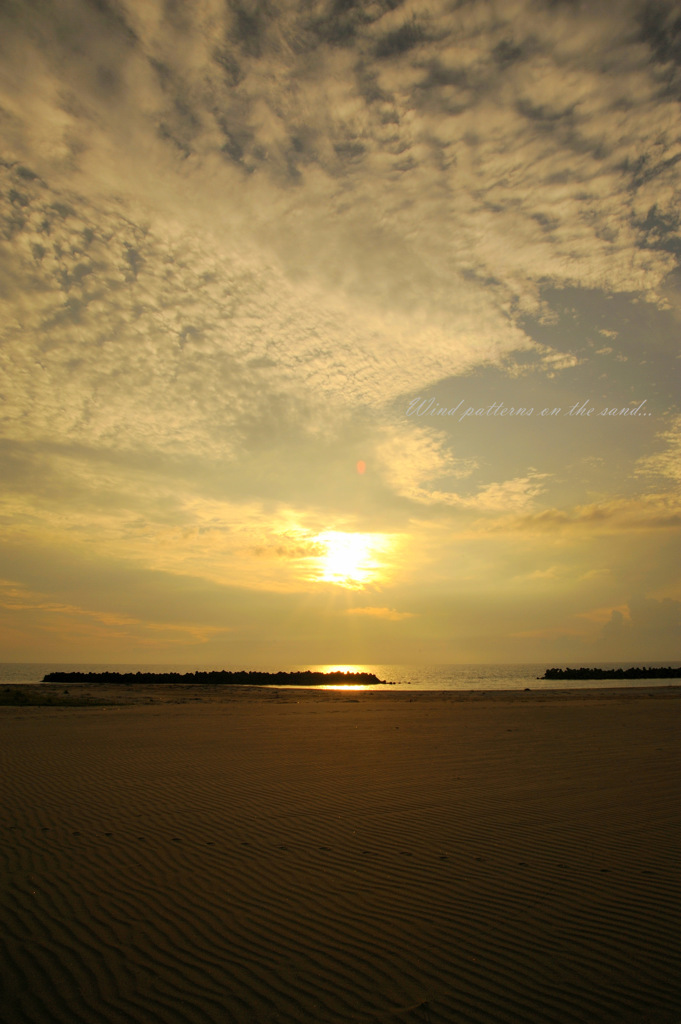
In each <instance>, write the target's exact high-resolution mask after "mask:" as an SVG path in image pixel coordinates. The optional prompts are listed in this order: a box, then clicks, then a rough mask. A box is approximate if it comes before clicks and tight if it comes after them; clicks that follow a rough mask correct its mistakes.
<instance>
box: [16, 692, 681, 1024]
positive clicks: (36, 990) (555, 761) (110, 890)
mask: <svg viewBox="0 0 681 1024" xmlns="http://www.w3.org/2000/svg"><path fill="white" fill-rule="evenodd" d="M65 688H68V689H69V695H68V696H73V695H74V694H75V693H76V690H77V688H76V687H73V686H69V687H64V686H59V687H56V688H55V691H56V692H57V693H62V691H63V690H64V689H65ZM86 692H89V693H90V694H91V695H92V698H96V699H99V700H105V701H109V703H107V704H105V705H102V706H91V707H79V706H74V707H69V706H67V707H54V708H46V707H27V708H23V707H0V751H2V754H1V758H2V768H1V782H0V786H1V790H2V792H1V797H0V808H1V810H0V826H1V831H0V839H1V847H0V868H1V872H2V886H3V892H4V893H5V896H4V898H3V900H2V909H1V910H0V915H1V918H0V962H1V966H0V971H1V974H2V977H1V978H0V981H1V983H2V984H1V986H0V988H1V991H2V993H3V994H2V997H1V998H2V1000H3V1002H4V1006H2V1007H1V1008H0V1019H2V1020H3V1021H7V1022H8V1024H43V1022H44V1024H48V1022H49V1024H55V1022H63V1024H77V1022H87V1024H109V1022H111V1024H113V1022H115V1024H127V1022H139V1024H156V1022H158V1024H180V1022H182V1024H185V1022H191V1024H208V1022H210V1024H232V1022H238V1024H261V1022H262V1024H265V1022H267V1024H275V1022H277V1024H293V1022H296V1024H298V1022H301V1024H302V1022H306V1024H343V1022H358V1024H360V1022H362V1024H364V1022H366V1024H376V1022H385V1024H391V1022H395V1024H397V1022H403V1024H416V1022H424V1024H425V1022H431V1024H459V1022H461V1024H468V1022H475V1024H497V1022H499V1024H501V1022H509V1024H521V1022H528V1024H529V1022H531V1024H549V1022H556V1024H570V1022H577V1021H579V1022H584V1024H599V1022H606V1021H607V1022H612V1024H644V1022H645V1024H679V1022H681V928H680V926H679V921H680V920H681V883H680V881H679V877H680V874H679V867H680V865H681V744H680V743H679V739H680V737H681V728H680V727H681V688H679V687H669V688H667V687H665V688H656V689H650V690H646V688H645V687H641V688H640V689H636V690H634V689H630V688H627V690H626V691H617V690H588V691H586V690H572V691H531V692H518V693H515V694H509V693H504V692H499V693H487V694H479V693H458V694H457V693H453V694H452V693H447V694H438V693H427V692H425V693H424V692H418V691H414V692H409V691H396V690H385V691H380V692H377V693H359V692H356V691H346V692H343V691H324V692H320V691H312V690H289V689H286V690H279V691H276V690H267V691H264V690H261V689H247V688H239V689H238V690H237V689H231V688H230V690H229V691H228V690H227V688H222V689H221V690H218V692H211V691H210V689H209V688H207V689H206V690H205V691H204V692H199V691H198V690H197V688H196V687H190V688H184V689H182V690H180V689H178V688H177V687H173V688H159V689H156V690H153V692H152V690H151V689H149V688H148V687H144V688H139V690H136V691H130V690H127V688H126V692H125V693H121V692H120V688H115V692H112V693H108V694H107V693H106V692H104V691H103V690H102V689H101V688H98V687H96V686H90V687H86V688H84V689H82V690H79V691H78V697H80V698H82V697H83V696H84V695H85V693H86Z"/></svg>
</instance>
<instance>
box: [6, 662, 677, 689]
mask: <svg viewBox="0 0 681 1024" xmlns="http://www.w3.org/2000/svg"><path fill="white" fill-rule="evenodd" d="M587 664H588V665H589V667H590V668H593V667H598V668H619V667H622V668H630V667H632V666H640V665H643V664H644V663H643V662H628V661H626V662H618V663H616V662H588V663H587ZM645 664H646V665H647V666H649V667H658V668H660V667H662V666H664V665H671V666H673V667H678V666H681V662H679V661H671V662H670V661H666V662H661V661H657V662H645ZM552 667H555V668H566V667H569V668H578V667H579V665H578V663H576V662H572V663H571V662H556V663H554V664H551V663H549V662H537V663H532V664H524V665H364V664H362V665H360V664H347V665H340V664H333V665H331V664H330V665H278V666H276V667H272V666H265V665H255V666H254V665H224V664H221V665H197V664H182V665H177V664H156V665H149V664H147V665H143V664H134V665H131V664H120V665H115V664H94V663H76V662H70V663H68V664H63V663H58V662H31V663H29V662H19V663H12V662H1V663H0V685H5V686H7V685H16V684H18V683H22V684H33V683H39V682H41V681H42V678H43V676H44V675H45V674H46V673H47V672H69V671H75V672H137V671H139V672H180V673H184V672H196V671H220V670H222V669H226V670H229V671H249V670H258V671H270V672H274V671H282V672H304V671H306V670H308V669H309V670H310V671H311V672H335V671H346V672H372V673H373V674H374V675H376V676H377V677H378V678H379V679H384V680H386V681H390V682H393V683H394V684H395V687H396V688H397V689H401V690H407V689H409V690H524V689H525V688H526V687H529V688H530V689H533V690H565V689H585V688H588V689H593V688H594V687H603V688H612V687H635V686H669V685H670V683H671V684H673V683H675V682H678V681H677V680H673V679H671V680H670V679H613V680H593V679H590V680H570V681H562V680H550V679H541V678H540V677H541V676H542V675H543V674H544V672H545V671H546V669H547V668H552ZM333 688H334V689H336V688H337V685H335V686H334V687H333ZM371 688H372V687H363V686H361V687H358V689H371ZM378 689H383V687H378Z"/></svg>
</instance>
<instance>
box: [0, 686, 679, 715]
mask: <svg viewBox="0 0 681 1024" xmlns="http://www.w3.org/2000/svg"><path fill="white" fill-rule="evenodd" d="M14 693H17V694H19V695H24V696H25V698H26V700H27V701H29V703H21V697H20V698H19V699H18V700H17V701H16V702H12V701H11V700H9V701H7V702H5V701H3V697H7V696H8V695H13V694H14ZM291 699H295V700H296V701H298V702H299V701H301V700H318V701H322V702H323V701H334V700H343V699H345V700H348V699H352V700H355V701H357V702H366V701H369V700H381V701H397V702H400V703H404V702H407V703H421V702H433V701H442V702H444V703H461V704H467V703H485V702H487V703H494V704H496V703H509V704H515V703H525V704H532V703H562V704H567V703H575V702H576V703H580V702H594V701H628V700H646V699H654V700H678V699H681V684H676V685H675V684H664V685H657V686H653V687H651V686H650V685H648V686H645V685H639V686H626V687H615V686H603V687H598V686H594V687H566V688H565V689H549V688H546V689H544V688H539V687H538V688H536V689H532V688H528V687H524V688H523V689H522V690H489V689H488V690H449V689H448V690H418V689H412V688H411V687H410V688H409V689H401V688H397V687H390V688H389V689H383V688H380V689H379V688H376V689H369V688H367V689H363V688H361V687H357V686H353V685H351V684H350V685H347V686H343V685H331V684H330V685H329V686H324V687H314V686H301V687H296V686H291V685H286V686H279V687H278V686H276V685H274V684H273V685H271V686H270V685H262V684H256V685H252V686H248V685H241V684H230V685H229V686H223V685H221V684H213V683H141V684H138V685H137V686H136V685H135V684H130V683H110V682H101V683H99V682H98V683H92V682H76V683H23V684H22V683H14V684H6V685H0V713H2V709H3V708H4V707H7V708H10V709H12V708H14V709H16V708H20V707H34V708H40V707H42V708H49V707H64V708H66V707H77V706H79V707H88V706H92V707H96V706H99V707H101V706H110V705H131V706H138V705H144V704H152V703H153V704H187V703H206V704H230V703H239V702H258V701H271V700H279V701H282V702H285V701H287V700H291ZM41 701H45V703H41Z"/></svg>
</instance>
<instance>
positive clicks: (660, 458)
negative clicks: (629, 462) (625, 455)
mask: <svg viewBox="0 0 681 1024" xmlns="http://www.w3.org/2000/svg"><path fill="white" fill-rule="evenodd" d="M660 440H662V441H664V442H666V447H665V448H664V449H663V450H662V451H658V452H655V453H654V454H652V455H649V456H647V457H646V458H644V459H641V460H640V461H639V463H638V466H637V473H638V474H639V475H647V474H651V473H654V474H656V475H658V476H663V477H667V478H669V479H671V480H674V481H676V482H679V481H681V416H675V417H674V418H673V419H672V422H671V424H670V426H669V429H668V430H664V431H662V433H661V434H660Z"/></svg>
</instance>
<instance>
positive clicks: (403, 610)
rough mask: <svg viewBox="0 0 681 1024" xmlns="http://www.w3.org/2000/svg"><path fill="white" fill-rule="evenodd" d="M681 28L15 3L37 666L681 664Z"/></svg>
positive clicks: (15, 264) (7, 150)
mask: <svg viewBox="0 0 681 1024" xmlns="http://www.w3.org/2000/svg"><path fill="white" fill-rule="evenodd" d="M680 101H681V4H679V3H672V2H667V0H657V2H641V0H618V3H617V4H613V3H612V2H610V0H607V2H600V0H590V2H589V3H582V2H579V0H498V2H485V0H472V2H471V0H432V2H427V3H426V2H425V0H419V2H409V0H405V2H400V0H375V2H354V0H329V2H327V0H323V2H322V0H269V2H261V0H193V2H192V3H182V2H180V0H4V2H3V3H1V4H0V304H1V310H0V403H1V404H0V463H1V465H0V479H1V480H2V487H1V488H0V635H1V636H2V641H1V643H0V660H5V661H55V662H69V661H81V662H92V661H99V662H111V661H114V662H117V663H122V662H145V663H157V662H175V663H194V664H196V665H209V664H210V665H220V666H223V667H225V668H230V667H253V668H260V667H265V668H266V667H281V666H286V665H289V664H332V663H344V664H359V663H367V664H381V663H423V664H436V663H456V662H459V663H466V662H541V661H545V662H546V663H547V665H549V664H554V663H555V664H561V663H563V662H577V663H579V664H585V663H589V662H595V661H617V662H623V663H626V662H628V661H636V660H638V661H646V660H658V661H659V660H665V659H676V660H678V659H681V644H680V642H679V637H680V634H681V630H680V626H681V581H680V578H679V576H680V573H679V569H680V567H681V557H680V555H681V552H680V550H679V529H680V526H681V501H680V485H681V410H680V408H679V393H680V387H679V385H680V384H681V374H680V372H679V371H680V370H681V366H680V365H679V358H680V348H679V328H680V326H681V272H680V270H679V254H680V253H681V226H680V219H679V218H680V214H679V210H681V202H680V199H681V196H680V194H679V193H680V186H681V110H680Z"/></svg>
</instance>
